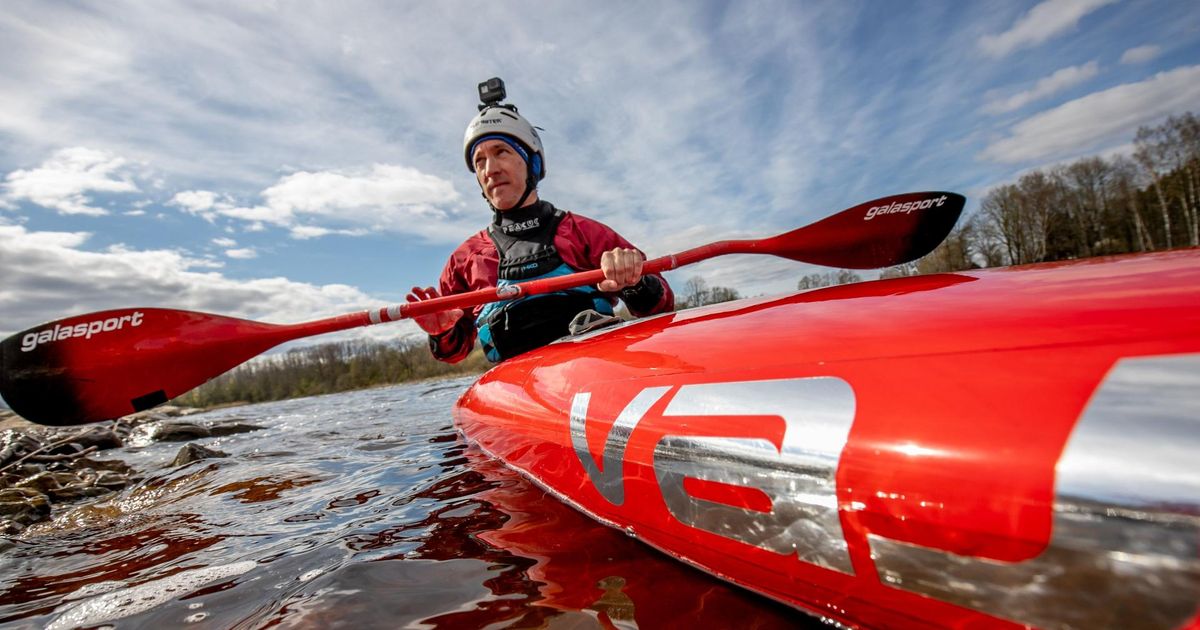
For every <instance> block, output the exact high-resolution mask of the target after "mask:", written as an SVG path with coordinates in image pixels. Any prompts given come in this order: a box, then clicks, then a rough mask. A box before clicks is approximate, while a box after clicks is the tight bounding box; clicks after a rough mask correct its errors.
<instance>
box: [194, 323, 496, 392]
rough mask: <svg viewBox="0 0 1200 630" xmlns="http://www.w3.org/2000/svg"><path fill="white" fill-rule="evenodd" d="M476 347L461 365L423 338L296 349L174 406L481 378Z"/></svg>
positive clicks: (483, 362)
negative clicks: (428, 380) (432, 351)
mask: <svg viewBox="0 0 1200 630" xmlns="http://www.w3.org/2000/svg"><path fill="white" fill-rule="evenodd" d="M488 366H489V364H488V362H487V359H486V358H485V357H484V356H483V352H482V351H480V350H479V349H478V348H477V349H475V351H474V352H472V353H471V354H470V355H468V356H467V358H466V359H464V360H463V361H462V362H460V363H456V364H453V365H451V364H447V363H443V362H441V361H438V360H436V359H434V358H433V355H431V354H430V352H429V345H428V343H427V342H426V341H425V339H424V338H422V339H421V340H419V341H416V340H414V341H409V342H405V343H400V344H394V343H382V342H377V341H346V342H341V343H327V344H321V345H317V346H309V347H305V348H297V349H294V350H290V351H288V352H285V353H281V354H274V355H267V356H265V357H261V358H259V359H257V360H255V361H251V362H250V363H246V364H244V365H241V366H239V367H237V368H234V369H233V370H230V371H229V372H226V373H224V374H222V375H220V376H218V377H216V378H214V379H212V380H211V381H209V382H207V383H205V384H203V385H201V386H200V387H197V388H196V389H193V390H192V391H190V392H187V393H186V394H183V395H182V396H179V397H178V398H176V399H175V400H174V401H173V402H174V404H177V405H184V406H189V407H213V406H216V405H225V404H232V403H255V402H266V401H271V400H283V399H286V398H299V397H302V396H315V395H318V394H331V393H334V392H341V391H348V390H352V389H363V388H367V387H376V386H380V385H391V384H394V383H400V382H403V381H413V380H420V379H426V378H435V377H446V376H456V375H465V374H477V373H480V372H483V371H484V370H486V369H487V368H488Z"/></svg>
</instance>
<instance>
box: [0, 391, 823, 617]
mask: <svg viewBox="0 0 1200 630" xmlns="http://www.w3.org/2000/svg"><path fill="white" fill-rule="evenodd" d="M471 382H472V379H470V378H468V379H457V380H451V381H442V382H434V383H419V384H404V385H397V386H393V387H386V388H380V389H372V390H365V391H358V392H350V393H345V394H336V395H331V396H322V397H316V398H307V399H297V400H289V401H282V402H275V403H266V404H260V405H251V406H245V407H237V408H229V409H223V410H217V411H211V412H207V413H204V414H199V415H195V416H190V417H188V418H187V420H189V421H193V422H206V423H207V422H225V421H234V420H240V421H242V422H248V423H253V424H257V425H261V426H263V427H265V428H264V429H262V430H258V431H254V432H250V433H242V434H237V435H231V436H227V437H222V438H215V439H209V440H200V441H199V442H198V443H199V444H200V445H202V446H206V447H209V448H214V449H217V450H220V451H223V452H225V453H227V454H228V455H229V456H228V457H226V458H220V459H207V460H202V461H198V462H193V463H191V464H188V465H185V466H181V467H171V466H170V462H171V460H172V459H173V458H174V456H175V454H176V452H177V451H178V450H179V448H180V444H179V443H177V442H176V443H150V444H146V445H141V446H137V445H134V446H126V447H125V448H123V449H118V450H110V451H105V452H104V453H103V454H102V455H103V457H102V458H113V457H116V458H119V459H122V460H124V461H126V462H127V463H129V464H130V465H132V466H134V468H136V469H137V470H139V471H140V472H141V473H142V474H143V475H144V479H143V480H142V481H141V482H139V483H138V484H136V485H134V486H132V487H130V488H128V489H126V490H124V491H123V492H120V493H118V494H116V495H109V496H108V497H104V498H102V499H100V500H99V501H98V502H95V503H92V504H77V505H74V506H71V507H68V508H62V509H58V510H57V511H56V513H55V515H54V519H53V521H51V522H49V523H43V524H39V525H35V526H33V527H31V528H30V529H29V530H27V531H26V532H24V533H23V534H22V535H21V537H19V538H0V626H2V627H5V628H52V629H59V628H64V629H65V628H75V627H84V628H94V627H106V628H184V627H186V628H197V629H199V628H264V627H280V628H340V627H348V628H355V629H356V630H363V629H366V628H510V627H511V628H562V629H568V628H570V629H575V628H677V627H683V628H796V627H813V628H815V627H822V626H821V625H820V624H818V623H817V622H815V621H813V620H812V619H810V618H808V617H806V616H805V615H802V614H801V613H799V612H797V611H795V610H792V609H790V608H787V607H784V606H781V605H779V604H776V603H774V602H772V601H770V600H767V599H765V598H762V597H759V596H756V595H753V594H750V593H748V592H745V591H742V590H741V589H739V588H737V587H733V586H730V585H727V584H725V583H723V582H721V581H719V580H716V579H715V578H712V577H709V576H708V575H706V574H704V573H702V572H700V571H697V570H695V569H692V568H689V567H686V566H683V565H681V564H680V563H678V562H676V561H674V560H671V559H669V558H667V557H666V556H664V555H662V554H660V553H658V552H657V551H654V550H653V549H651V548H649V547H647V546H645V545H643V544H641V543H639V542H637V541H636V540H633V539H631V538H629V537H627V536H626V535H624V534H622V533H620V532H618V531H616V530H613V529H609V528H607V527H604V526H602V525H598V524H596V523H594V522H592V521H591V520H589V519H588V518H586V517H584V516H582V515H581V514H579V513H577V512H575V511H574V510H572V509H571V508H568V507H566V506H564V505H563V504H562V503H560V502H559V501H557V500H555V499H554V498H552V497H550V496H549V495H547V494H545V493H544V492H542V491H541V490H540V489H539V488H537V487H536V486H534V485H533V484H531V483H530V482H528V481H527V480H525V479H524V478H522V477H520V476H519V475H517V474H515V473H513V472H511V471H510V470H508V469H507V468H505V467H504V466H503V465H501V464H499V463H497V462H495V461H492V460H490V459H489V458H488V457H487V456H485V455H483V454H482V453H480V452H479V451H478V450H477V449H475V448H473V447H471V446H469V445H468V444H466V443H465V442H464V441H463V439H462V437H461V436H460V435H459V434H458V433H457V432H456V431H455V429H454V427H453V424H452V421H451V415H450V409H451V407H452V406H453V403H454V401H455V399H456V398H457V397H458V396H459V394H461V393H462V391H463V390H464V389H465V388H466V387H467V386H468V385H470V383H471Z"/></svg>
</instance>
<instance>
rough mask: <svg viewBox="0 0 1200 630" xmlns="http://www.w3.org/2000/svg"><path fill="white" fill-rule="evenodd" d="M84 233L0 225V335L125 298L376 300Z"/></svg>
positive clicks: (317, 308)
mask: <svg viewBox="0 0 1200 630" xmlns="http://www.w3.org/2000/svg"><path fill="white" fill-rule="evenodd" d="M89 236H90V235H89V234H88V233H86V232H38V231H30V230H27V229H26V228H25V227H23V226H17V225H0V268H3V269H4V275H5V277H4V290H3V291H0V326H3V327H4V328H5V330H0V337H4V336H7V335H9V334H12V333H13V332H16V331H17V330H19V329H24V328H28V327H32V326H35V325H37V324H39V323H41V322H45V321H50V320H55V319H59V318H62V317H66V316H69V315H76V314H80V313H82V312H87V311H97V310H103V309H108V308H120V307H127V306H132V305H138V306H148V307H154V306H158V307H166V308H181V309H187V310H196V311H203V312H210V313H220V314H224V315H229V316H234V317H243V318H248V319H263V320H267V321H274V322H281V323H283V322H294V321H298V320H307V319H312V318H318V317H325V316H330V315H337V314H341V313H346V312H351V311H355V310H360V309H364V308H369V307H372V306H379V305H380V303H379V301H378V300H375V299H372V298H371V297H370V296H368V295H366V294H364V293H363V292H362V291H360V290H358V289H356V288H354V287H352V286H348V285H344V284H326V285H314V284H309V283H303V282H294V281H291V280H288V279H286V278H255V279H248V280H239V279H234V278H229V277H226V276H223V275H221V274H220V273H216V272H213V271H198V270H203V269H211V268H213V267H214V266H217V265H219V263H216V264H214V263H213V261H208V260H204V259H196V258H190V257H188V256H186V255H185V254H183V253H180V252H178V251H173V250H134V249H129V248H127V247H125V246H114V247H111V248H109V249H107V250H105V251H88V250H86V249H84V248H83V246H84V245H85V244H86V242H87V240H88V238H89ZM377 328H388V330H384V331H378V332H376V333H375V334H377V335H386V336H391V337H396V336H409V335H413V334H416V327H415V325H413V324H403V325H399V326H383V327H377Z"/></svg>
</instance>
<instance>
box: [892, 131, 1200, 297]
mask: <svg viewBox="0 0 1200 630" xmlns="http://www.w3.org/2000/svg"><path fill="white" fill-rule="evenodd" d="M1198 245H1200V119H1198V118H1197V117H1196V116H1195V115H1194V114H1193V113H1191V112H1188V113H1186V114H1183V115H1181V116H1171V117H1169V118H1167V120H1166V121H1165V122H1163V123H1162V124H1161V125H1158V126H1154V127H1142V128H1140V129H1138V131H1137V134H1136V136H1135V137H1134V139H1133V152H1132V154H1131V155H1129V156H1117V157H1112V158H1103V157H1088V158H1083V159H1079V160H1076V161H1074V162H1072V163H1069V164H1066V165H1062V166H1056V167H1052V168H1043V169H1037V170H1033V171H1030V172H1028V173H1025V174H1024V175H1022V176H1021V177H1020V178H1018V179H1017V181H1016V182H1014V183H1011V184H1005V185H1001V186H997V187H995V188H993V189H991V190H990V191H988V193H987V194H986V195H985V196H984V198H983V199H982V200H981V202H980V207H979V211H978V212H976V213H975V214H973V215H972V216H970V217H969V218H967V219H966V220H965V221H961V222H960V223H959V225H958V226H957V227H956V228H955V229H954V231H952V232H951V233H950V235H949V236H948V237H947V238H946V240H945V241H943V242H942V244H941V245H940V246H939V247H938V248H937V249H936V250H934V251H933V252H932V253H930V254H929V255H928V256H926V257H924V258H922V259H921V260H918V261H916V262H914V263H909V264H908V265H901V266H899V267H893V268H891V269H888V270H887V271H886V272H885V273H884V274H883V275H884V277H894V276H905V275H914V274H920V273H938V272H945V271H959V270H963V269H972V268H978V267H994V266H1002V265H1021V264H1026V263H1035V262H1049V261H1056V260H1070V259H1076V258H1087V257H1090V256H1102V255H1110V254H1125V253H1132V252H1149V251H1159V250H1165V249H1173V248H1176V247H1195V246H1198Z"/></svg>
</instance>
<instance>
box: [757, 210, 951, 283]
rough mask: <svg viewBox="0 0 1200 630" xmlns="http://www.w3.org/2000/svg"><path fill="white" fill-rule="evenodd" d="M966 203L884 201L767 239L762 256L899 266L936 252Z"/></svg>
mask: <svg viewBox="0 0 1200 630" xmlns="http://www.w3.org/2000/svg"><path fill="white" fill-rule="evenodd" d="M965 204H966V198H965V197H963V196H962V195H959V194H957V193H952V192H942V191H936V192H915V193H905V194H902V195H892V196H891V197H882V198H880V199H876V200H874V201H868V202H866V203H863V204H859V205H857V206H854V207H853V208H849V209H847V210H843V211H841V212H839V213H837V214H835V215H833V216H830V217H827V218H825V219H822V220H820V221H817V222H816V223H813V224H811V225H807V226H805V227H802V228H800V229H797V230H793V231H791V232H788V233H786V234H781V235H779V236H776V237H774V238H770V239H767V240H766V241H765V242H764V247H763V249H764V250H766V251H764V252H763V253H772V254H775V255H777V256H783V257H785V258H791V259H792V260H798V261H800V262H806V263H812V264H817V265H825V266H828V267H842V268H845V269H878V268H880V267H890V266H892V265H899V264H901V263H906V262H910V261H913V260H916V259H918V258H920V257H922V256H924V255H925V254H928V253H929V252H931V251H933V250H934V248H936V247H937V246H938V245H939V244H940V243H941V242H942V240H944V239H945V238H946V235H948V234H949V233H950V230H952V229H954V224H955V223H956V222H958V217H959V215H961V214H962V211H963V206H964V205H965Z"/></svg>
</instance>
